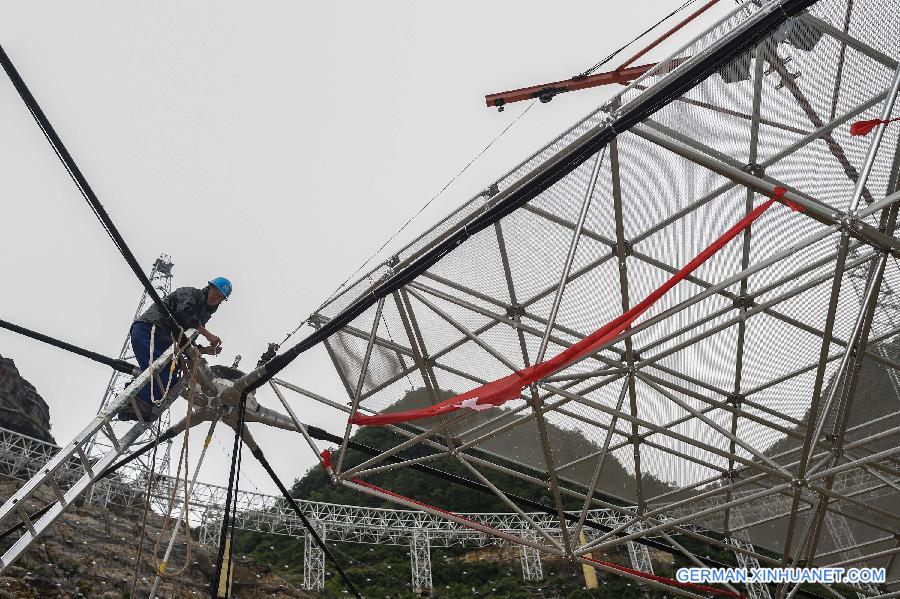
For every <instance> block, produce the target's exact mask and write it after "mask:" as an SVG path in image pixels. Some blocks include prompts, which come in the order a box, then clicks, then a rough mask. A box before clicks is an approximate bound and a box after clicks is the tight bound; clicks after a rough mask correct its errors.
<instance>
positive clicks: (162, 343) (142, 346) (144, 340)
mask: <svg viewBox="0 0 900 599" xmlns="http://www.w3.org/2000/svg"><path fill="white" fill-rule="evenodd" d="M152 327H153V325H152V324H150V323H149V322H140V321H138V322H135V323H133V324H132V325H131V348H132V349H133V350H134V357H135V359H136V360H137V362H138V364H139V365H140V367H141V370H147V367H148V366H149V365H150V362H152V361H154V360H156V359H157V358H159V357H160V356H161V355H162V354H163V352H165V351H166V350H167V349H169V348H170V347H172V335H170V334H169V331H167V330H166V329H164V328H163V327H156V333H154V336H153V357H152V358H151V357H150V331H151V329H152ZM169 372H170V366H169V364H166V365H165V366H164V367H163V368H160V369H159V370H158V371H157V374H158V378H156V379H154V381H153V398H152V399H153V400H155V401H156V402H159V401H160V400H162V397H163V392H165V390H166V385H167V384H168V381H169ZM178 377H179V373H178V370H177V369H176V370H175V373H174V374H173V375H172V383H171V385H169V386H170V387H172V386H174V385H175V383H177V382H178ZM160 381H161V382H162V386H160V384H159V383H160ZM137 396H138V399H140V400H141V401H143V402H147V403H150V401H151V397H150V383H147V384H146V385H144V387H143V388H142V389H141V390H140V391H138V394H137Z"/></svg>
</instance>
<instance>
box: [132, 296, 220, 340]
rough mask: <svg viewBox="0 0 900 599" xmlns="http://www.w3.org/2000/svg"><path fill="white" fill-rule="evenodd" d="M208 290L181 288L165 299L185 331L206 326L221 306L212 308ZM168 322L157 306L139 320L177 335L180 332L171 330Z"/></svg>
mask: <svg viewBox="0 0 900 599" xmlns="http://www.w3.org/2000/svg"><path fill="white" fill-rule="evenodd" d="M207 289H208V288H203V289H197V288H195V287H179V288H178V289H176V290H175V291H173V292H172V293H170V294H169V295H167V296H166V297H164V298H163V303H164V304H165V305H166V307H167V308H168V309H169V312H171V313H172V316H174V317H175V320H176V321H178V324H179V325H180V326H181V327H182V328H183V329H196V328H197V327H198V326H199V325H205V324H206V323H207V322H209V319H210V318H211V317H212V315H213V313H214V312H215V311H216V310H217V309H218V307H219V306H210V305H209V304H207V303H206V293H207ZM168 320H169V319H168V317H167V316H166V315H165V314H164V313H163V312H161V311H160V309H159V308H158V307H157V306H156V304H151V305H150V307H149V308H147V311H146V312H144V313H143V314H141V316H140V318H138V319H137V321H138V322H149V323H151V324H155V325H157V326H159V327H162V328H164V329H165V330H167V331H169V332H170V333H172V334H177V333H178V331H172V330H171V326H169V322H168Z"/></svg>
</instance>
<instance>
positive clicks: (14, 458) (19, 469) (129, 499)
mask: <svg viewBox="0 0 900 599" xmlns="http://www.w3.org/2000/svg"><path fill="white" fill-rule="evenodd" d="M59 451H60V448H59V447H58V446H56V445H54V444H52V443H48V442H46V441H41V440H39V439H35V438H33V437H28V436H26V435H22V434H20V433H17V432H14V431H10V430H7V429H4V428H0V475H2V476H5V477H10V478H16V479H19V480H23V481H27V480H29V479H30V478H32V477H33V476H34V475H35V474H36V473H39V472H40V471H41V469H42V468H43V467H44V466H45V465H46V464H47V463H48V462H49V461H50V460H52V459H53V457H54V456H56V455H57V454H58V453H59ZM81 468H82V467H81V465H80V463H79V462H78V461H76V460H69V461H67V462H65V463H63V464H62V466H61V467H60V470H58V471H57V479H58V480H60V481H61V484H62V485H63V486H68V484H70V483H71V482H74V481H76V480H77V478H78V475H79V473H80V471H81ZM146 481H147V478H146V473H145V472H144V468H143V467H142V466H139V465H136V464H129V465H126V466H125V467H124V468H122V469H121V470H120V471H118V472H117V474H116V476H115V477H112V478H109V479H104V480H103V481H100V482H97V483H95V484H94V485H93V486H92V487H91V490H90V492H89V493H88V494H87V496H86V498H87V500H88V502H89V503H91V504H94V505H98V506H101V507H104V508H105V507H109V506H111V505H115V506H122V507H141V506H142V505H143V502H144V499H145V497H146V496H147V489H146ZM183 482H184V481H181V480H175V479H173V478H171V477H166V476H164V475H160V478H159V479H158V481H157V482H156V484H155V485H154V486H153V487H152V488H151V490H150V493H149V497H150V501H151V505H152V506H153V508H154V509H155V510H156V511H158V512H160V513H165V512H166V511H167V510H168V499H169V497H170V496H171V495H172V490H173V487H174V486H176V485H178V488H180V486H181V485H182V484H183ZM226 493H227V489H226V488H225V487H222V486H219V485H212V484H207V483H202V482H195V483H194V484H193V485H192V487H191V493H190V497H189V502H190V503H189V506H188V514H189V516H188V520H189V522H191V523H192V524H193V525H194V526H195V527H196V529H197V531H198V541H199V542H200V543H201V544H203V545H215V544H216V543H217V542H218V536H219V527H220V526H221V521H222V508H223V506H224V503H225V495H226ZM175 497H176V503H175V505H174V506H173V511H174V512H175V513H177V512H178V511H179V510H180V509H181V508H182V507H183V506H182V501H181V495H180V494H176V495H175ZM236 501H237V506H238V507H237V516H236V520H235V527H236V528H238V529H241V530H247V531H253V532H260V533H267V534H279V535H288V536H293V537H298V538H299V537H302V538H303V539H304V588H306V589H308V590H321V589H322V588H324V580H325V554H324V553H323V552H322V550H321V549H319V547H318V546H317V545H316V544H315V543H314V542H313V540H312V537H311V536H310V535H309V534H308V533H306V532H305V530H304V528H303V526H302V523H301V522H300V519H299V518H298V517H297V516H296V514H295V513H294V512H293V511H292V510H291V509H290V508H289V507H288V506H287V504H286V503H285V501H284V498H282V497H280V496H275V495H267V494H264V493H254V492H250V491H238V493H237V496H236ZM297 502H298V504H299V505H300V507H301V509H302V510H303V513H304V515H306V516H307V518H308V519H309V520H310V522H312V523H313V526H314V527H315V528H316V531H317V532H318V534H319V535H320V536H321V537H322V538H323V539H328V540H330V541H341V542H347V543H360V544H375V545H385V544H390V545H399V546H407V547H409V548H410V560H411V561H410V564H411V573H412V587H413V588H414V589H416V588H419V589H423V590H424V589H428V588H431V587H432V582H431V567H432V565H431V559H430V553H429V552H430V549H431V547H488V546H498V545H501V546H502V545H508V543H507V542H505V541H503V540H502V539H498V538H496V537H494V536H491V535H488V534H484V533H481V532H478V531H474V530H472V529H471V528H469V527H466V526H462V525H459V524H456V523H454V522H449V521H447V520H445V519H442V518H436V517H433V516H430V515H428V514H423V513H422V512H418V511H409V510H392V509H384V508H369V507H360V506H351V505H339V504H329V503H318V502H311V501H303V500H298V501H297ZM465 516H466V518H469V519H471V520H473V521H475V522H479V523H482V524H484V525H485V526H489V527H491V528H495V529H499V530H503V531H506V532H508V533H510V534H516V535H522V536H524V537H527V538H530V539H532V540H536V538H537V537H536V533H534V531H533V529H532V528H531V526H530V524H529V523H528V522H526V521H525V519H524V518H523V517H522V516H520V515H519V514H517V513H484V514H465ZM527 517H528V518H530V519H531V520H532V521H536V522H539V524H540V526H541V527H542V529H544V530H546V531H549V532H550V533H551V534H552V535H554V536H555V537H560V536H561V532H560V529H559V522H558V521H557V520H556V519H555V518H553V517H550V516H547V515H546V514H539V513H532V514H527ZM590 518H591V519H592V520H594V521H596V522H599V523H602V524H604V525H607V526H611V525H613V524H615V523H616V522H618V521H619V520H620V516H619V515H618V514H617V513H616V512H614V511H612V510H591V512H590ZM751 549H752V547H751ZM628 552H629V555H630V557H631V566H632V567H633V568H635V569H640V570H644V571H646V572H652V571H653V570H652V565H651V564H650V562H649V552H648V551H647V548H646V547H644V546H643V545H639V544H637V543H629V551H628ZM635 556H638V557H637V558H636V557H635ZM520 559H521V565H522V575H523V578H524V580H526V581H539V580H542V579H543V577H544V574H543V567H542V564H541V556H540V551H538V550H537V549H535V548H533V547H525V546H521V547H520Z"/></svg>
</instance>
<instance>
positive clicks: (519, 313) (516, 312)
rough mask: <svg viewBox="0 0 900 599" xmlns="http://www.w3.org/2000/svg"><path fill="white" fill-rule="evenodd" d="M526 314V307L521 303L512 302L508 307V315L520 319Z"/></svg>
mask: <svg viewBox="0 0 900 599" xmlns="http://www.w3.org/2000/svg"><path fill="white" fill-rule="evenodd" d="M523 316H525V307H524V306H522V305H521V304H512V305H510V306H507V307H506V317H507V318H512V319H515V320H518V319H519V318H522V317H523Z"/></svg>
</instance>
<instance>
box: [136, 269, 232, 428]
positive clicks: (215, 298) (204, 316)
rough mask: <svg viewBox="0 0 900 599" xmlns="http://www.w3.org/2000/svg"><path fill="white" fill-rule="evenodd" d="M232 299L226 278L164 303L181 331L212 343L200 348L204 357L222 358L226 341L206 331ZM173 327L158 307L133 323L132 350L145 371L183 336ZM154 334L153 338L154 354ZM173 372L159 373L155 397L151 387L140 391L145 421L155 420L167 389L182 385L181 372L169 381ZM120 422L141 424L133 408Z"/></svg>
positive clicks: (162, 370) (184, 290) (188, 289)
mask: <svg viewBox="0 0 900 599" xmlns="http://www.w3.org/2000/svg"><path fill="white" fill-rule="evenodd" d="M229 295H231V281H229V280H228V279H226V278H225V277H216V278H214V279H212V280H210V281H209V284H208V285H207V286H206V287H204V288H202V289H197V288H196V287H179V288H178V289H176V290H175V291H173V292H172V293H170V294H169V295H167V296H166V297H165V298H164V299H163V304H165V306H166V308H167V309H168V311H169V313H171V314H172V316H174V317H175V321H176V322H177V323H178V326H179V327H180V329H181V331H186V330H187V329H197V331H198V332H199V333H200V334H201V335H202V336H203V337H205V338H206V339H207V341H209V346H207V347H202V346H200V347H198V349H199V350H200V353H202V354H208V355H218V354H219V352H221V351H222V340H221V339H220V338H219V337H218V336H217V335H215V334H214V333H211V332H210V331H209V330H208V329H207V328H206V323H207V322H209V319H210V318H211V317H212V315H213V314H214V313H215V311H216V310H217V309H218V308H219V304H221V303H222V302H223V301H225V300H227V299H228V296H229ZM173 326H174V325H172V323H171V321H170V319H169V317H168V314H165V313H163V312H162V311H161V310H160V309H159V307H158V306H157V305H156V304H153V305H151V306H150V307H149V308H148V309H147V311H146V312H144V313H143V314H141V316H140V317H139V318H138V319H137V320H135V321H134V323H132V325H131V347H132V348H133V349H134V357H135V359H137V362H138V364H139V365H140V367H141V370H146V369H147V367H148V366H149V365H150V362H152V361H153V360H156V359H157V358H159V356H161V355H162V354H163V352H165V351H166V350H167V349H169V348H170V347H171V346H172V344H173V343H174V341H175V339H176V338H177V337H178V335H179V333H180V331H179V330H173ZM151 333H152V336H153V345H152V350H151V339H150V337H151ZM151 351H152V354H153V355H152V357H151V355H150V354H151ZM171 372H172V370H171V368H169V367H168V366H167V367H163V368H160V369H159V370H158V371H157V373H158V377H157V378H155V379H154V381H153V385H152V388H153V389H152V391H153V395H152V397H151V385H150V383H147V384H146V385H144V387H143V388H142V389H141V390H140V391H138V393H137V397H138V405H139V407H140V409H141V413H142V415H143V416H144V419H145V420H146V419H153V418H154V417H155V415H154V412H153V408H154V406H155V405H157V404H159V403H160V402H161V401H162V399H163V394H164V393H165V391H166V388H167V387H168V388H171V387H172V386H174V385H175V384H176V383H177V382H178V372H177V371H176V372H174V374H172V380H171V382H170V381H169V375H170V373H171ZM160 385H161V387H160ZM119 418H120V419H121V420H137V416H136V415H135V414H134V409H133V408H131V407H129V406H126V407H125V408H124V409H123V410H122V412H120V415H119Z"/></svg>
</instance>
